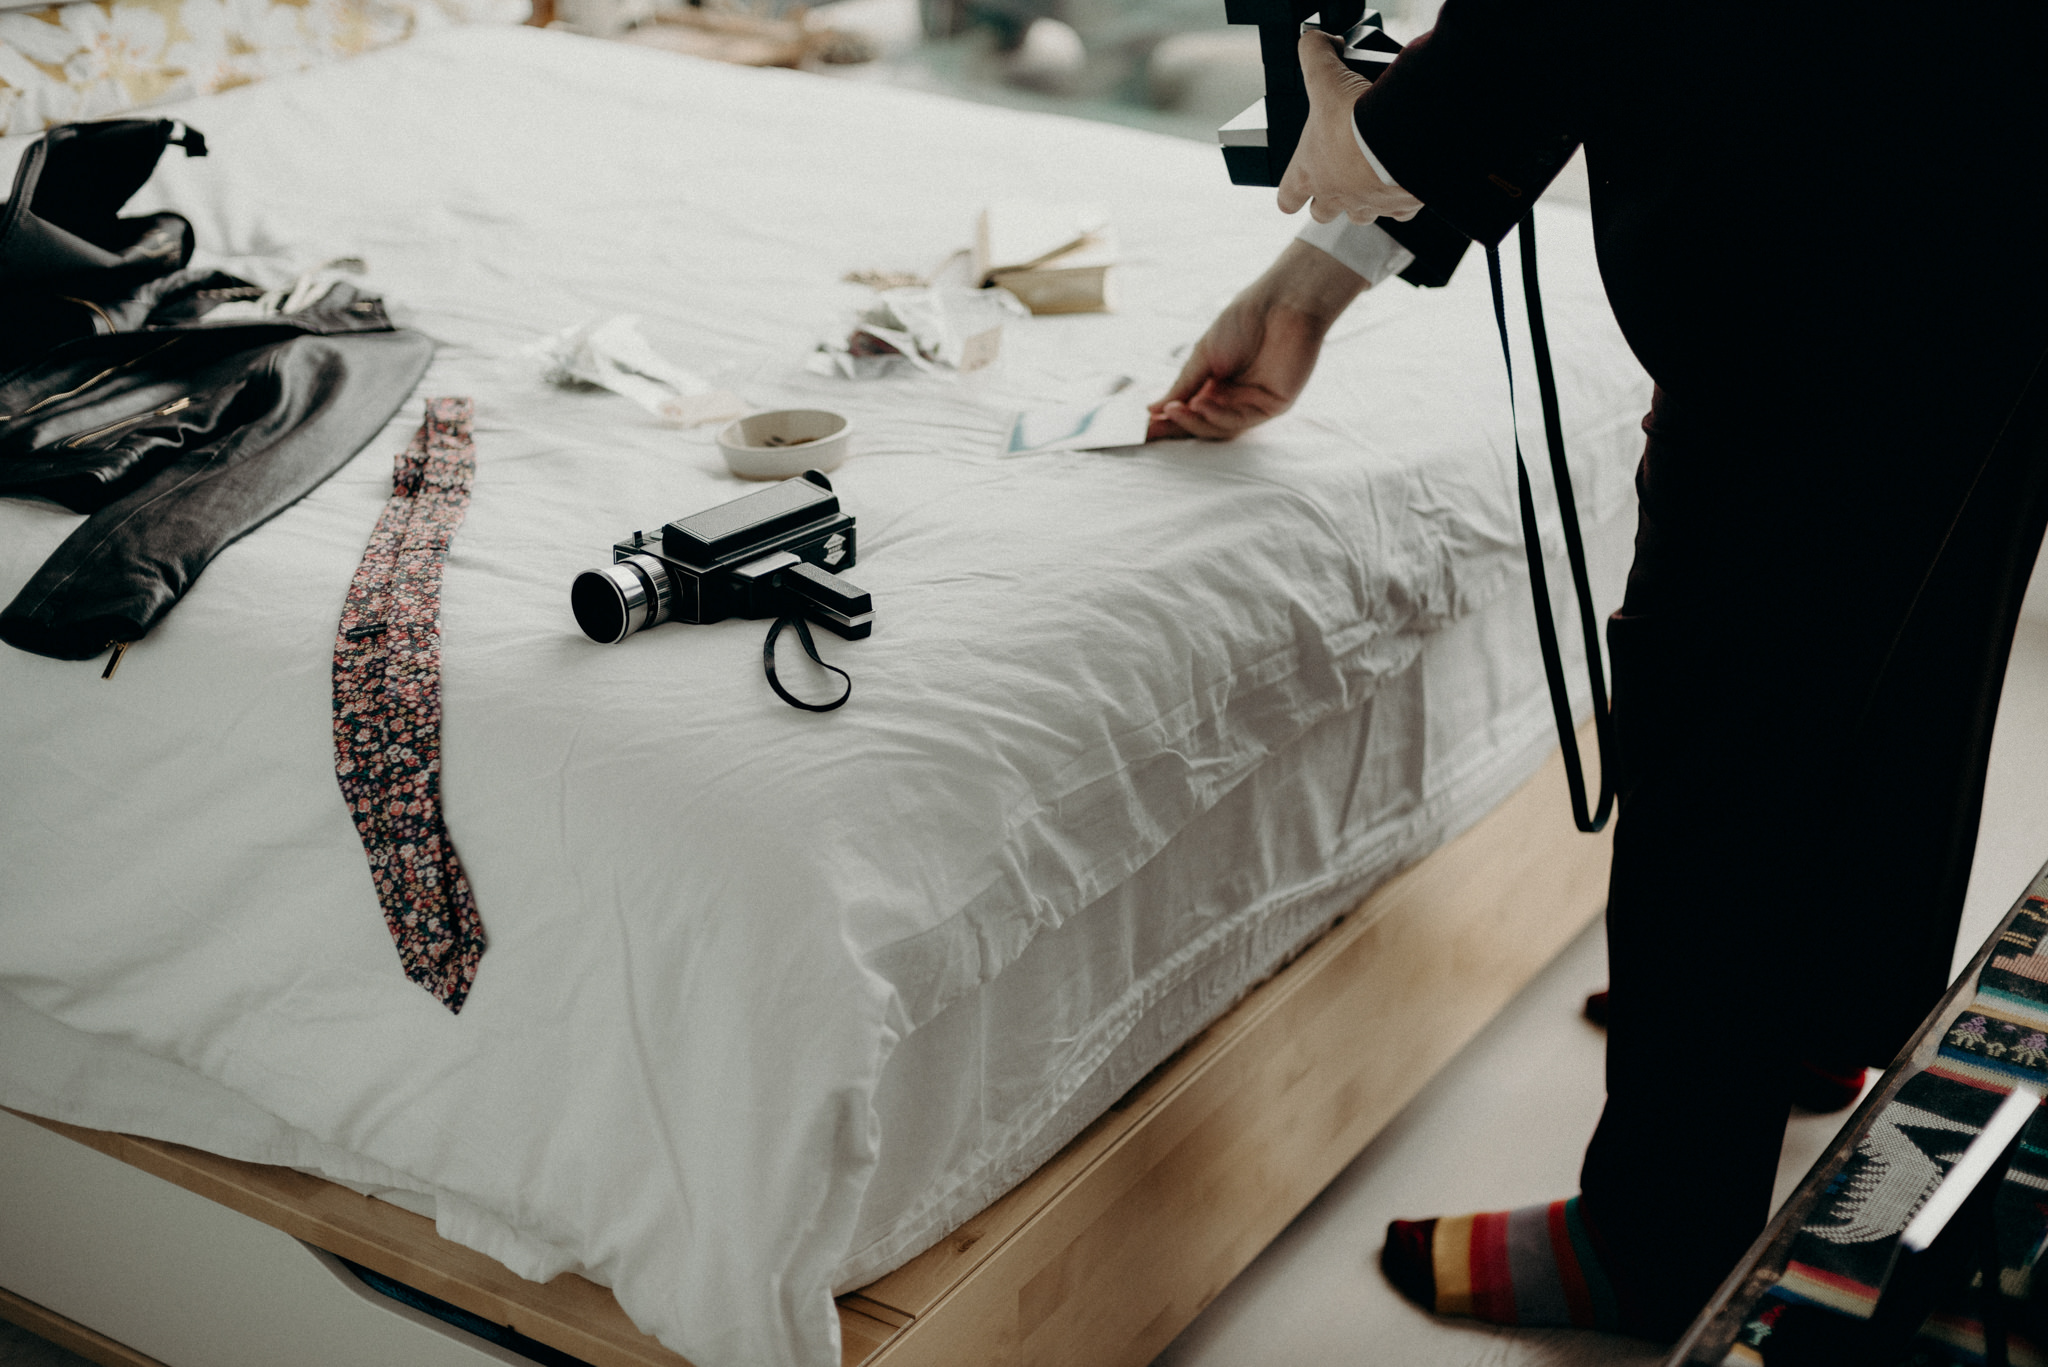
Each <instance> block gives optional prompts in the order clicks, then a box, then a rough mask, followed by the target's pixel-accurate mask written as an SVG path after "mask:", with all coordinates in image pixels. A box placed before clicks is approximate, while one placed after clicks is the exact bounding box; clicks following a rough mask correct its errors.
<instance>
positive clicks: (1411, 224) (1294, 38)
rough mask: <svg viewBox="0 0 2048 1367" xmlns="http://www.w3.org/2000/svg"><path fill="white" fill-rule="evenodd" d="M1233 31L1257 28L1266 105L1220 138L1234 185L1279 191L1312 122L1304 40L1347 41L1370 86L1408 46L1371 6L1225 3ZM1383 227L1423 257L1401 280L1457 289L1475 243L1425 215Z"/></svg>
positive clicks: (1311, 0) (1325, 1)
mask: <svg viewBox="0 0 2048 1367" xmlns="http://www.w3.org/2000/svg"><path fill="white" fill-rule="evenodd" d="M1223 12H1224V17H1225V18H1226V19H1228V20H1229V21H1230V22H1231V23H1233V24H1255V25H1257V26H1258V30H1259V60H1260V62H1261V63H1262V64H1263V65H1264V66H1265V69H1266V97H1265V98H1264V99H1262V100H1260V101H1259V102H1258V103H1256V104H1254V105H1252V106H1251V107H1250V108H1249V109H1247V110H1245V111H1244V112H1243V113H1242V114H1239V115H1238V116H1237V117H1236V118H1234V119H1232V120H1231V121H1230V122H1229V123H1226V124H1224V125H1223V127H1221V128H1219V129H1217V130H1216V140H1217V141H1218V142H1219V143H1221V144H1222V147H1223V164H1224V166H1225V167H1226V168H1227V169H1228V170H1229V172H1230V180H1231V183H1232V184H1234V185H1263V186H1269V187H1270V186H1277V185H1278V184H1279V183H1280V178H1281V177H1282V176H1284V175H1286V174H1287V164H1288V163H1289V162H1291V161H1292V160H1294V149H1295V146H1296V144H1298V143H1299V142H1300V141H1301V130H1302V126H1303V125H1304V124H1306V123H1307V122H1308V87H1307V86H1306V85H1304V84H1303V82H1302V79H1301V51H1300V43H1301V35H1302V34H1304V33H1306V32H1308V31H1309V30H1311V29H1320V30H1321V31H1322V32H1324V33H1329V34H1334V35H1336V36H1337V37H1338V38H1340V39H1342V40H1343V47H1342V49H1341V50H1340V52H1339V56H1340V57H1341V58H1342V59H1343V62H1344V65H1345V66H1347V67H1350V68H1351V69H1352V70H1353V71H1355V72H1357V73H1358V74H1359V75H1361V76H1363V77H1365V78H1366V79H1367V80H1369V81H1372V80H1378V79H1379V77H1380V76H1381V74H1382V73H1384V72H1385V71H1386V69H1387V68H1388V67H1389V66H1391V65H1393V61H1394V58H1396V57H1398V56H1400V55H1401V44H1400V43H1399V42H1397V41H1396V40H1395V39H1394V38H1393V37H1392V36H1391V35H1390V34H1388V32H1387V30H1386V25H1385V23H1384V22H1383V21H1382V19H1381V18H1380V13H1379V11H1378V10H1375V9H1367V8H1366V7H1365V4H1364V0H1224V7H1223ZM1379 226H1380V227H1381V229H1382V230H1384V231H1385V232H1386V234H1387V235H1388V236H1389V237H1391V238H1393V239H1394V240H1395V241H1396V242H1398V243H1400V244H1401V245H1402V246H1404V247H1406V248H1407V249H1408V250H1409V251H1411V252H1413V253H1414V254H1415V260H1414V261H1413V262H1412V263H1410V265H1409V266H1408V268H1407V269H1405V270H1403V271H1402V272H1401V278H1402V279H1403V280H1406V281H1407V282H1408V283H1409V284H1411V285H1425V286H1434V285H1442V284H1446V283H1448V282H1449V280H1450V278H1451V272H1452V271H1454V270H1456V269H1457V265H1458V262H1459V260H1460V259H1461V258H1462V257H1463V256H1464V255H1465V248H1466V247H1468V246H1470V245H1471V239H1469V238H1467V237H1466V236H1465V235H1464V234H1463V233H1461V232H1459V231H1458V230H1457V229H1456V228H1453V227H1452V226H1451V225H1450V224H1448V223H1446V222H1444V221H1443V220H1442V219H1441V218H1439V217H1437V216H1436V215H1435V214H1433V213H1431V212H1430V211H1429V210H1428V209H1424V210H1423V211H1422V212H1421V213H1419V214H1417V215H1416V216H1415V217H1414V218H1412V219H1410V220H1408V221H1407V222H1406V223H1399V222H1396V221H1394V220H1393V219H1387V218H1383V219H1381V220H1380V221H1379Z"/></svg>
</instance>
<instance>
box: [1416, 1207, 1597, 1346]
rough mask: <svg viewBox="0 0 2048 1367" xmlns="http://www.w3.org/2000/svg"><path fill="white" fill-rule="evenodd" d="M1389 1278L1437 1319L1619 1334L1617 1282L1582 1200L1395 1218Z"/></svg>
mask: <svg viewBox="0 0 2048 1367" xmlns="http://www.w3.org/2000/svg"><path fill="white" fill-rule="evenodd" d="M1380 1266H1381V1268H1382V1269H1384V1270H1385V1272H1386V1274H1387V1280H1388V1281H1390V1282H1392V1283H1393V1284H1394V1286H1395V1287H1396V1288H1397V1289H1398V1290H1399V1291H1400V1292H1401V1294H1402V1295H1404V1296H1406V1297H1407V1298H1408V1299H1409V1300H1411V1301H1414V1302H1415V1303H1416V1304H1417V1305H1419V1306H1421V1307H1422V1308H1423V1309H1425V1310H1430V1311H1434V1312H1435V1313H1436V1314H1439V1315H1467V1316H1470V1317H1471V1318H1473V1319H1478V1320H1485V1321H1486V1322H1488V1323H1489V1324H1516V1325H1529V1326H1535V1325H1546V1326H1551V1327H1566V1328H1568V1327H1576V1328H1580V1329H1607V1330H1617V1329H1620V1328H1621V1327H1622V1315H1621V1309H1620V1306H1619V1304H1618V1302H1617V1300H1616V1297H1615V1294H1614V1288H1613V1284H1612V1283H1611V1282H1610V1281H1609V1280H1608V1277H1607V1274H1606V1272H1605V1270H1603V1268H1602V1267H1601V1265H1600V1258H1599V1255H1598V1253H1597V1252H1596V1250H1595V1240H1594V1237H1593V1233H1592V1230H1591V1228H1590V1227H1589V1226H1588V1225H1587V1223H1586V1221H1585V1218H1584V1217H1583V1215H1581V1213H1580V1211H1579V1198H1577V1197H1576V1196H1575V1197H1573V1198H1572V1199H1570V1200H1569V1201H1552V1202H1551V1203H1550V1204H1549V1205H1547V1206H1524V1207H1523V1208H1522V1209H1520V1210H1507V1211H1493V1212H1491V1213H1488V1214H1484V1215H1456V1216H1447V1217H1445V1218H1443V1219H1438V1220H1396V1221H1394V1222H1393V1223H1392V1224H1390V1225H1388V1226H1387V1244H1386V1247H1385V1248H1384V1249H1382V1250H1381V1251H1380Z"/></svg>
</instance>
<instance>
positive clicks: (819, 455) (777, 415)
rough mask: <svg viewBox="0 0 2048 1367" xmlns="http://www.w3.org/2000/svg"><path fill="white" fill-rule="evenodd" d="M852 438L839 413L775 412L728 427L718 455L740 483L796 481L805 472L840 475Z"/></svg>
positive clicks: (848, 424)
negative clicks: (825, 472) (837, 470)
mask: <svg viewBox="0 0 2048 1367" xmlns="http://www.w3.org/2000/svg"><path fill="white" fill-rule="evenodd" d="M852 436H853V422H852V420H851V419H849V418H846V417H843V416H842V415H840V414H838V413H829V412H827V411H826V410H824V409H822V408H779V409H776V410H775V411H774V412H772V413H756V414H754V415H753V416H752V417H747V418H741V419H739V420H738V421H737V422H734V423H730V424H728V425H727V427H726V429H725V430H724V431H723V432H720V433H719V434H718V449H719V450H721V451H723V452H725V464H726V468H728V469H730V470H731V471H732V472H733V473H734V474H736V475H738V476H739V477H740V478H741V479H794V478H796V477H797V476H798V475H800V474H802V473H803V472H804V471H806V470H836V469H838V468H839V463H840V462H841V461H843V460H845V459H846V451H847V447H848V445H849V444H850V439H851V438H852Z"/></svg>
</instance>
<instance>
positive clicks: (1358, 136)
mask: <svg viewBox="0 0 2048 1367" xmlns="http://www.w3.org/2000/svg"><path fill="white" fill-rule="evenodd" d="M1351 140H1352V141H1353V142H1355V143H1357V144H1358V150H1359V152H1360V153H1362V154H1363V155H1364V157H1365V164H1366V165H1368V166H1370V167H1372V173H1373V174H1374V175H1376V176H1378V177H1379V178H1380V180H1381V181H1383V182H1384V183H1386V184H1387V185H1389V186H1392V188H1394V189H1396V190H1398V189H1400V188H1401V187H1400V186H1398V185H1395V184H1394V178H1393V177H1392V176H1390V175H1388V174H1387V168H1386V167H1384V166H1382V165H1380V159H1379V158H1378V157H1376V156H1374V155H1373V154H1372V149H1371V148H1370V147H1367V146H1366V145H1365V134H1364V133H1361V132H1360V131H1359V129H1358V119H1357V117H1356V116H1353V118H1352V120H1351Z"/></svg>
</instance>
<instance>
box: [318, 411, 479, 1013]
mask: <svg viewBox="0 0 2048 1367" xmlns="http://www.w3.org/2000/svg"><path fill="white" fill-rule="evenodd" d="M471 413H472V405H471V402H470V401H469V400H468V399H429V400H427V416H426V421H425V422H424V423H423V424H421V426H420V430H419V431H418V432H416V433H414V434H413V439H412V442H411V443H410V444H409V445H408V446H407V447H406V448H405V450H404V451H402V452H400V453H399V455H398V457H397V460H396V469H395V471H394V473H393V476H392V484H393V488H392V493H391V498H390V501H388V502H387V503H386V504H385V505H384V511H383V513H382V514H381V515H380V516H379V517H378V518H377V529H376V530H375V531H374V532H372V533H371V534H370V546H369V549H368V550H367V551H365V552H364V553H363V563H362V565H361V566H360V567H359V568H358V569H357V570H356V577H355V581H354V582H353V583H351V584H350V585H349V589H348V599H347V601H346V602H345V603H344V604H343V606H342V610H341V627H340V630H339V631H338V633H337V634H336V636H335V639H334V757H335V776H336V778H337V779H338V780H339V781H340V783H341V795H342V798H343V799H344V800H345V801H346V802H347V804H348V810H349V816H350V818H351V819H352V820H353V821H354V822H355V826H356V833H357V834H358V835H360V836H361V837H362V841H363V850H364V852H365V853H366V854H368V856H369V859H370V878H371V881H372V882H374V883H375V884H376V888H377V900H378V902H379V903H380V904H381V905H382V906H383V908H384V923H385V925H386V926H388V927H389V928H390V930H391V938H392V939H393V940H394V941H396V942H397V945H398V959H399V963H400V964H401V965H402V966H403V967H404V969H405V975H406V976H407V977H408V978H411V979H412V980H413V981H414V982H416V983H418V984H419V985H420V986H421V987H424V988H426V989H427V991H429V992H431V993H433V994H434V997H435V999H436V1000H438V1001H439V1002H440V1003H441V1004H442V1005H444V1006H446V1007H447V1008H448V1009H449V1010H450V1011H460V1010H461V1009H462V1003H463V1001H464V1000H465V999H466V998H467V997H468V995H469V989H470V985H471V984H472V983H474V982H475V981H476V970H477V963H478V961H479V960H480V959H481V958H482V957H483V952H484V943H485V941H484V925H483V918H482V917H481V916H480V915H479V914H478V912H477V907H476V895H475V894H474V893H473V892H471V891H470V886H469V878H468V876H467V875H465V874H464V873H463V871H462V861H461V860H459V859H457V858H456V855H455V845H454V843H453V842H452V841H451V840H450V839H449V836H448V827H447V825H446V823H445V822H443V820H442V818H441V624H440V615H441V567H442V565H443V563H444V562H445V561H446V560H447V558H448V542H449V540H450V539H451V538H452V537H453V536H454V535H455V529H456V528H457V527H459V526H461V525H462V517H463V514H464V513H465V512H466V511H467V510H468V508H469V490H470V485H471V483H472V482H473V481H474V479H475V478H476V451H475V447H474V446H473V445H472V444H471V441H470V434H469V424H470V417H471Z"/></svg>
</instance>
